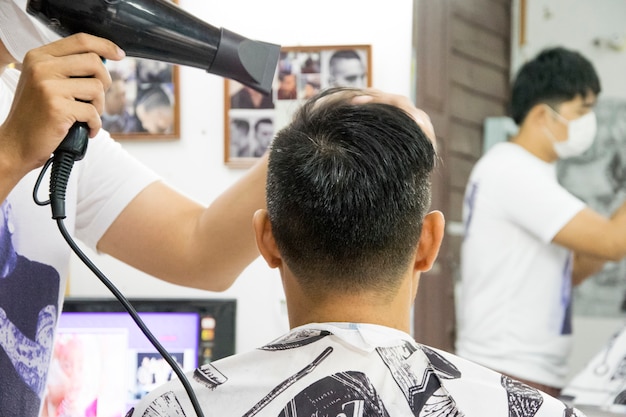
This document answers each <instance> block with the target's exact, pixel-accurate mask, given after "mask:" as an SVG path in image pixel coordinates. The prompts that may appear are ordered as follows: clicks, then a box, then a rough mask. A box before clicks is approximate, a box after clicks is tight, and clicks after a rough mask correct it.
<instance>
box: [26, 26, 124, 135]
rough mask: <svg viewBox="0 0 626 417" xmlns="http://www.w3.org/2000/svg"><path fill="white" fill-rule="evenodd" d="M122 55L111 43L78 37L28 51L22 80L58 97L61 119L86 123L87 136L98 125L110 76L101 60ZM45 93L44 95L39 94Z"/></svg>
mask: <svg viewBox="0 0 626 417" xmlns="http://www.w3.org/2000/svg"><path fill="white" fill-rule="evenodd" d="M124 56H125V54H124V52H123V51H122V50H121V49H120V48H119V47H118V46H117V45H116V44H115V43H113V42H111V41H109V40H107V39H103V38H99V37H96V36H92V35H88V34H84V33H80V34H76V35H72V36H69V37H67V38H64V39H61V40H59V41H56V42H53V43H51V44H48V45H45V46H43V47H41V48H37V49H34V50H32V51H30V52H29V53H28V54H27V55H26V58H25V59H24V64H23V67H22V77H23V78H25V79H27V80H31V83H30V84H31V85H32V86H33V88H36V87H35V86H41V87H40V88H41V90H40V91H42V94H47V95H48V96H49V97H58V98H59V99H63V100H65V101H66V102H65V103H62V106H63V107H62V108H61V109H60V110H59V111H60V112H63V114H64V115H65V116H64V117H59V120H63V119H65V120H67V119H74V120H76V121H82V122H86V123H87V124H88V125H89V128H90V136H95V134H96V133H97V131H98V130H99V129H100V127H101V125H102V123H101V120H100V114H101V113H102V112H103V110H104V92H105V91H106V90H107V89H108V88H109V86H110V85H111V76H110V74H109V72H108V70H107V68H106V67H105V65H104V63H103V58H105V59H111V60H119V59H122V58H123V57H124ZM44 91H45V93H43V92H44Z"/></svg>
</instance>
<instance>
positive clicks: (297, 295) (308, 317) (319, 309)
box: [285, 280, 415, 333]
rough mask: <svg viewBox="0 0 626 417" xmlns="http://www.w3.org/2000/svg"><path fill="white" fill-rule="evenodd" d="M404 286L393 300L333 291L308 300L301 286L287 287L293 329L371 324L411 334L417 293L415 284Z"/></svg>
mask: <svg viewBox="0 0 626 417" xmlns="http://www.w3.org/2000/svg"><path fill="white" fill-rule="evenodd" d="M407 281H410V280H405V281H403V284H402V285H401V287H400V288H399V289H398V291H396V292H394V295H392V296H384V295H383V294H381V293H380V292H379V291H372V292H359V293H352V294H347V293H345V292H340V291H329V293H328V294H324V295H319V293H317V294H316V296H315V297H314V298H310V297H307V296H306V292H303V291H301V289H300V288H299V287H298V286H297V285H289V284H286V285H285V293H286V295H287V311H288V314H289V326H290V327H291V328H295V327H298V326H303V325H305V324H309V323H330V322H344V323H369V324H378V325H381V326H386V327H390V328H393V329H398V330H401V331H403V332H406V333H410V331H411V308H412V305H413V300H414V295H415V291H414V289H413V288H411V283H410V282H407Z"/></svg>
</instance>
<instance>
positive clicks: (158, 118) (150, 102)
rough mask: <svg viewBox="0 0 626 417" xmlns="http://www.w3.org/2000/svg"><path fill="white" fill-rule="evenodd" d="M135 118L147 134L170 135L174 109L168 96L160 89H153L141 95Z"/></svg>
mask: <svg viewBox="0 0 626 417" xmlns="http://www.w3.org/2000/svg"><path fill="white" fill-rule="evenodd" d="M136 111H137V117H138V118H139V120H140V121H141V124H142V126H143V127H144V129H145V130H146V131H148V132H149V133H157V134H165V133H171V132H172V129H173V125H174V109H173V108H172V102H171V101H170V97H169V95H168V94H167V93H166V92H165V91H164V90H163V89H162V88H161V87H153V88H151V89H149V90H148V91H146V92H145V93H143V94H142V95H141V97H140V98H139V100H138V102H137V109H136Z"/></svg>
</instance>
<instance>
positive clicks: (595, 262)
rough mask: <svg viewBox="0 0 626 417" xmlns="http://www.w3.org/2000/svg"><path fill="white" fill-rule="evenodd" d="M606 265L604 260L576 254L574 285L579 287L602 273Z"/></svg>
mask: <svg viewBox="0 0 626 417" xmlns="http://www.w3.org/2000/svg"><path fill="white" fill-rule="evenodd" d="M605 263H606V261H605V260H604V259H601V258H597V257H595V256H587V255H583V254H580V253H575V254H574V265H573V268H572V285H574V286H576V285H579V284H581V283H582V282H583V281H584V280H586V279H587V278H589V277H591V276H593V275H594V274H596V273H598V272H600V271H601V270H602V267H603V266H604V264H605Z"/></svg>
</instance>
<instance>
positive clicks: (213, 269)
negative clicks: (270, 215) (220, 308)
mask: <svg viewBox="0 0 626 417" xmlns="http://www.w3.org/2000/svg"><path fill="white" fill-rule="evenodd" d="M266 177H267V154H266V155H264V156H263V157H262V159H261V160H260V161H259V162H258V163H257V164H256V165H255V166H254V167H252V168H251V169H250V171H249V172H247V173H246V175H245V176H244V177H243V178H241V179H240V180H239V181H237V182H236V183H235V184H234V185H233V186H231V187H230V188H229V189H228V190H226V191H225V192H224V193H222V194H221V195H220V196H219V197H218V198H217V199H216V200H215V201H213V203H212V204H211V205H210V206H209V207H208V208H207V209H206V210H204V212H203V214H202V217H201V219H200V222H199V227H198V237H199V240H201V241H203V247H204V248H205V249H204V250H203V251H202V253H199V254H198V257H199V258H202V260H203V262H202V264H201V265H202V266H201V268H200V270H198V271H197V272H198V276H199V277H201V279H202V282H201V287H205V285H209V283H210V285H211V286H214V285H219V287H220V289H226V288H228V287H230V285H232V283H233V282H234V281H235V279H236V278H237V277H238V276H239V275H240V274H241V272H242V271H243V270H244V269H245V268H246V267H247V266H248V265H249V264H250V263H251V262H252V261H253V260H254V259H256V258H257V257H258V256H259V252H258V249H257V246H256V241H255V238H254V229H253V227H252V217H253V215H254V213H255V212H256V211H257V210H259V209H264V208H265V207H266V202H265V183H266ZM207 275H210V277H208V278H210V280H208V279H207ZM209 289H210V288H209Z"/></svg>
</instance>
